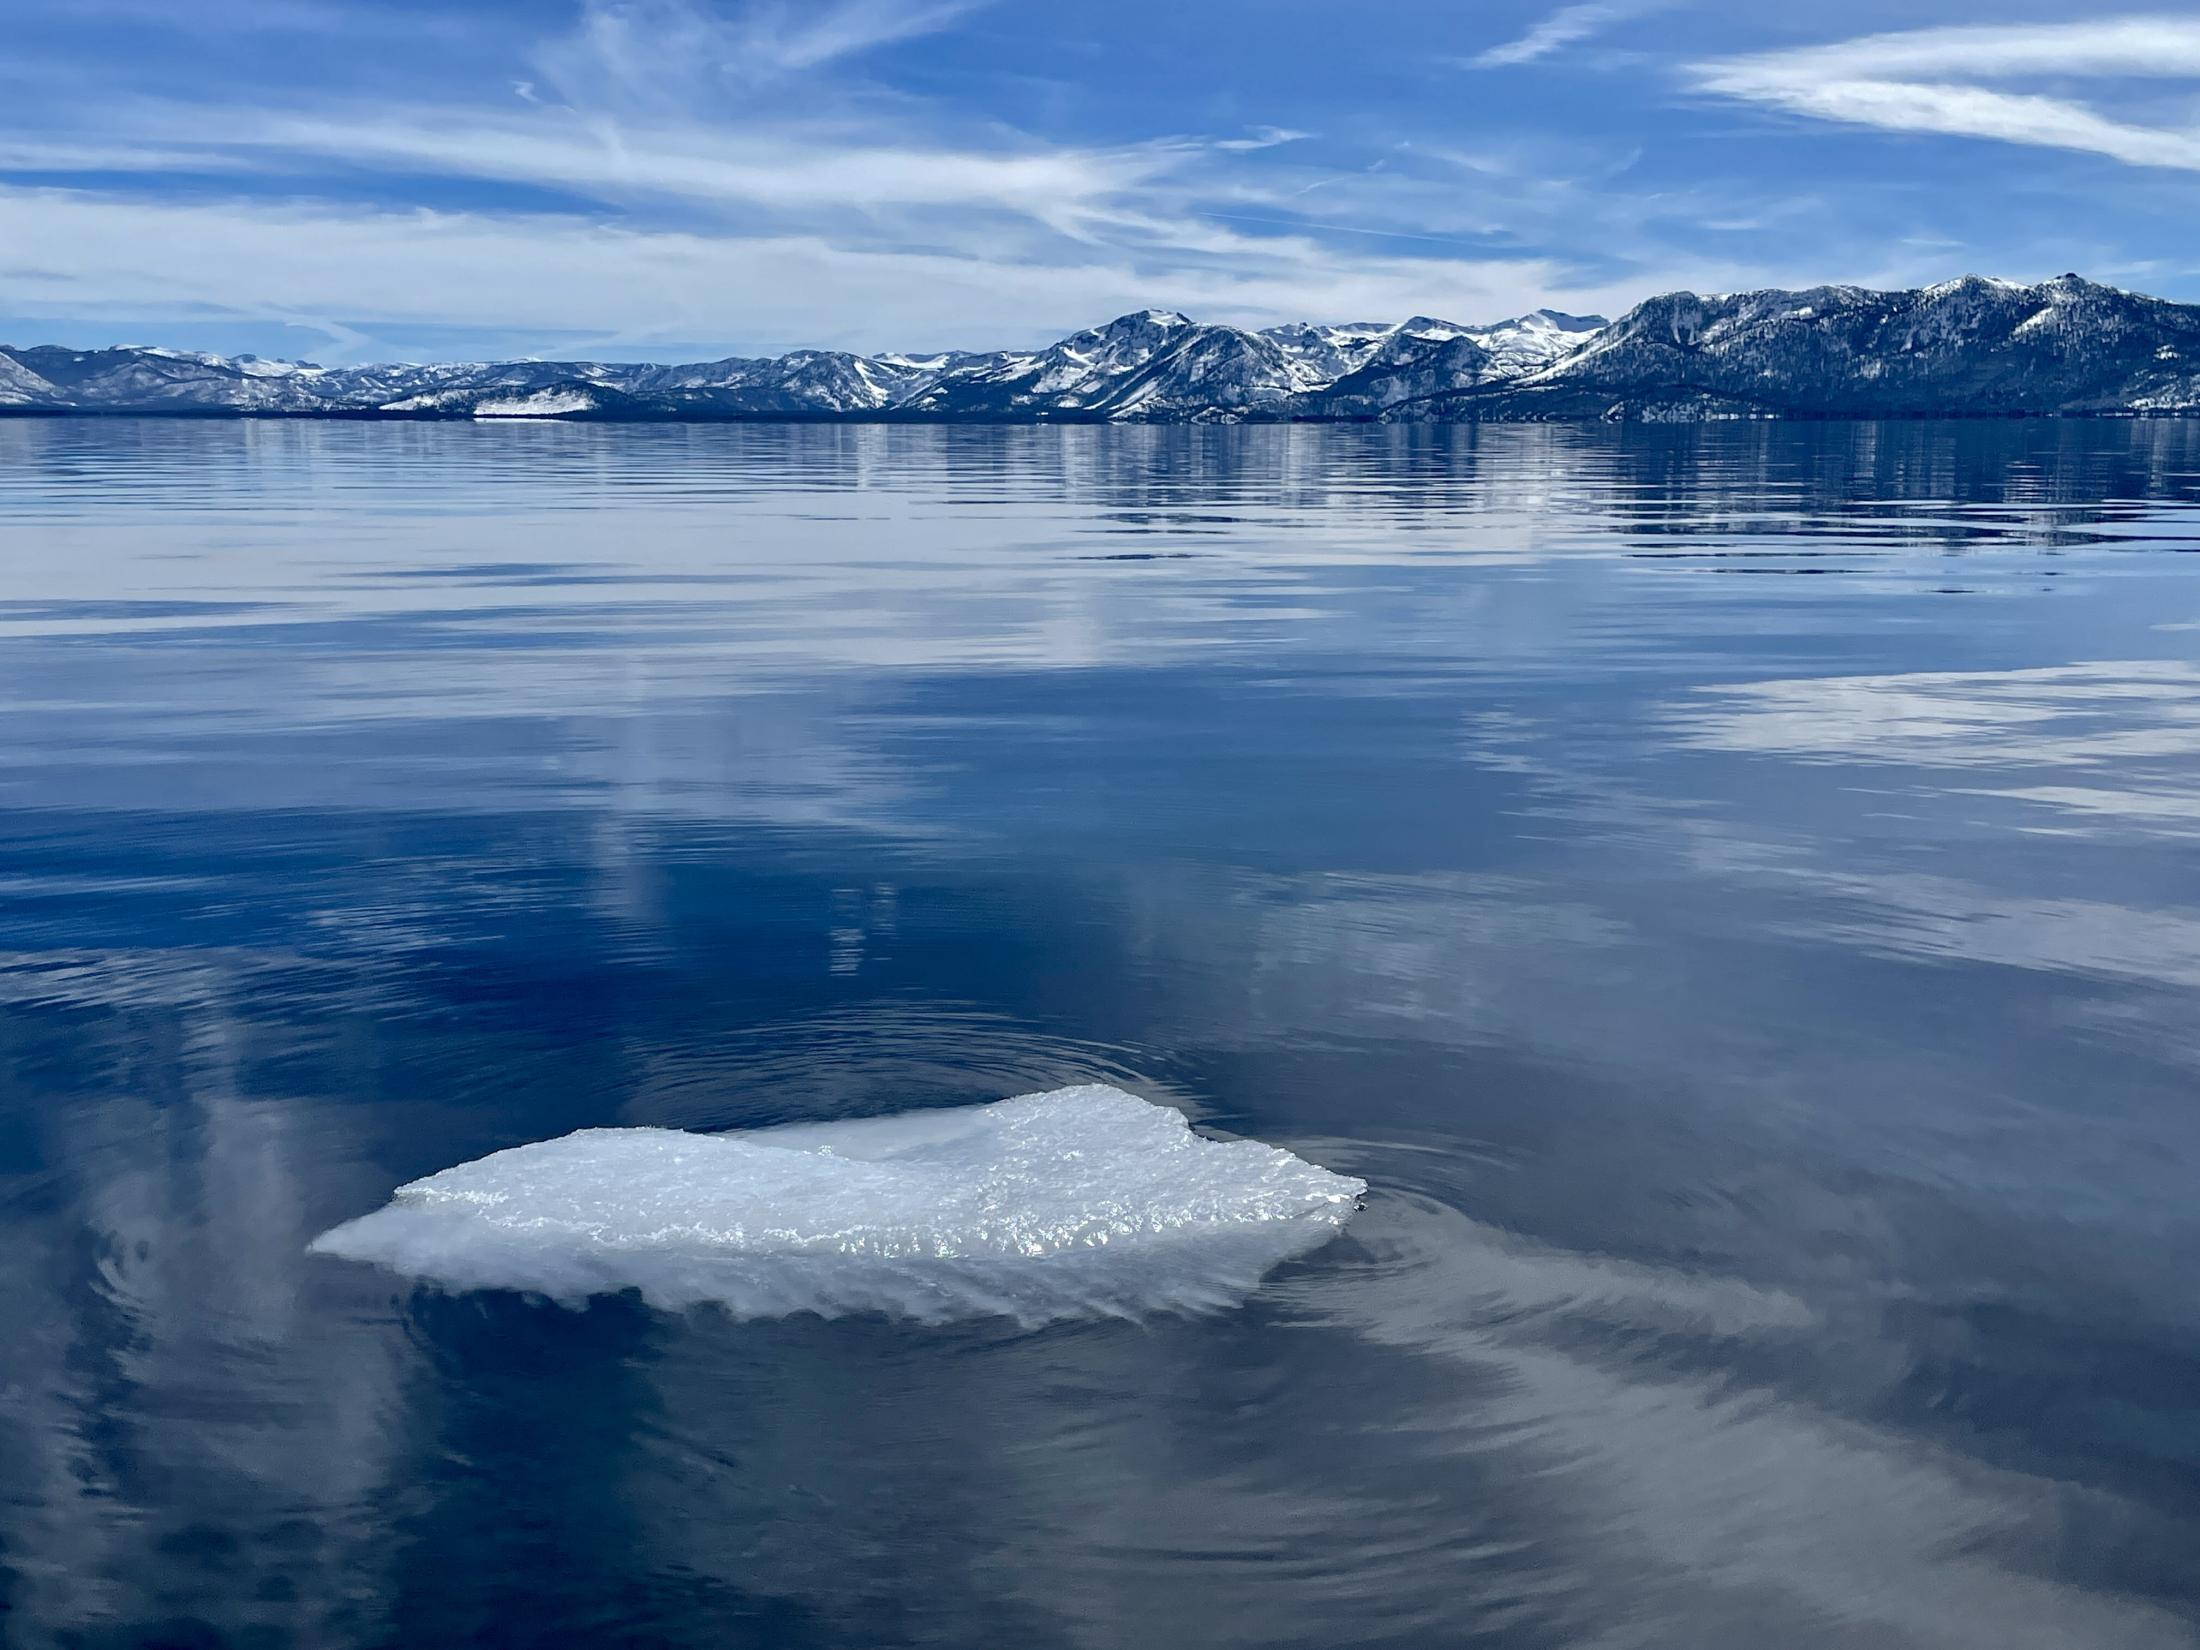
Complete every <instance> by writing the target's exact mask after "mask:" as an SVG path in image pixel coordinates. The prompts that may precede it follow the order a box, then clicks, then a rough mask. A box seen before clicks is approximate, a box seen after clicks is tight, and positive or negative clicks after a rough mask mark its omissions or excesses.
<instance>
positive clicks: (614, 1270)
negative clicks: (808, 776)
mask: <svg viewBox="0 0 2200 1650" xmlns="http://www.w3.org/2000/svg"><path fill="white" fill-rule="evenodd" d="M1366 1189H1367V1188H1366V1185H1365V1183H1364V1182H1362V1181H1358V1180H1354V1179H1351V1178H1349V1177H1347V1176H1345V1175H1338V1174H1332V1173H1330V1172H1329V1171H1328V1170H1327V1169H1322V1168H1317V1167H1315V1166H1314V1165H1313V1164H1311V1163H1307V1162H1304V1161H1302V1160H1301V1159H1299V1158H1296V1157H1293V1156H1292V1155H1291V1154H1290V1153H1289V1152H1287V1151H1282V1150H1279V1149H1278V1148H1276V1147H1274V1146H1264V1145H1262V1144H1260V1143H1259V1142H1258V1141H1253V1140H1231V1141H1222V1140H1209V1139H1206V1138H1205V1137H1203V1136H1201V1135H1197V1134H1194V1133H1193V1132H1192V1131H1191V1129H1190V1127H1189V1126H1188V1125H1187V1124H1186V1123H1185V1121H1184V1118H1183V1116H1182V1115H1181V1114H1180V1113H1178V1112H1175V1111H1171V1110H1170V1109H1168V1108H1167V1107H1165V1106H1156V1105H1151V1104H1149V1103H1148V1102H1146V1101H1144V1100H1141V1099H1139V1098H1138V1097H1137V1096H1136V1095H1132V1094H1126V1093H1124V1092H1123V1091H1122V1090H1121V1089H1117V1088H1108V1087H1105V1086H1100V1085H1092V1086H1087V1087H1082V1088H1067V1089H1056V1090H1054V1091H1052V1092H1051V1093H1047V1094H1027V1095H1023V1096H1021V1097H1020V1098H1017V1099H1014V1100H1002V1101H999V1102H997V1103H996V1104H993V1105H986V1106H965V1107H960V1108H957V1109H955V1110H951V1111H927V1112H911V1113H905V1114H903V1115H900V1116H895V1117H880V1118H871V1119H865V1120H861V1121H856V1122H843V1123H805V1124H796V1125H793V1126H790V1127H787V1128H778V1129H759V1130H753V1131H749V1132H746V1133H738V1134H687V1133H683V1132H681V1131H679V1130H676V1129H583V1130H581V1131H580V1132H579V1133H578V1134H569V1135H567V1136H565V1137H564V1138H563V1139H561V1140H546V1141H542V1142H540V1143H538V1144H535V1145H531V1146H515V1147H513V1148H512V1149H511V1150H509V1151H501V1152H493V1153H491V1154H490V1155H489V1156H487V1157H484V1158H479V1159H477V1160H475V1161H474V1162H471V1163H461V1164H459V1165H458V1166H457V1167H456V1168H452V1169H445V1170H444V1171H443V1172H442V1173H440V1174H433V1175H429V1176H428V1177H427V1178H426V1179H425V1180H416V1181H413V1182H412V1183H411V1184H410V1185H407V1186H400V1187H399V1188H398V1189H397V1192H396V1194H395V1195H394V1197H393V1198H392V1199H391V1201H390V1202H389V1203H388V1204H387V1205H386V1206H384V1207H383V1208H381V1209H378V1210H376V1211H375V1212H374V1213H373V1214H371V1215H366V1216H363V1217H361V1218H360V1219H358V1220H353V1221H347V1222H346V1223H345V1224H344V1225H342V1226H339V1227H337V1228H335V1229H334V1230H333V1231H329V1232H324V1233H323V1234H322V1235H321V1236H320V1237H318V1238H316V1239H315V1240H314V1242H313V1248H314V1250H315V1251H316V1252H318V1253H322V1254H330V1255H341V1256H344V1257H346V1258H348V1259H351V1260H362V1261H371V1262H374V1263H375V1264H377V1265H381V1266H386V1267H388V1268H390V1269H391V1270H393V1271H397V1272H401V1273H405V1274H407V1275H409V1276H413V1277H418V1278H423V1279H426V1280H428V1281H430V1282H433V1283H437V1284H440V1285H442V1286H444V1287H446V1288H453V1289H520V1290H527V1291H530V1292H533V1293H538V1294H543V1295H548V1296H550V1297H552V1298H553V1299H557V1300H561V1301H569V1302H570V1301H577V1300H580V1299H583V1298H585V1297H587V1296H589V1295H595V1294H609V1293H615V1292H618V1291H621V1290H627V1289H633V1290H638V1291H639V1292H640V1293H641V1295H642V1296H643V1298H644V1299H646V1300H648V1301H650V1302H651V1303H652V1304H654V1305H658V1306H664V1307H684V1306H690V1305H695V1304H698V1303H701V1302H706V1301H708V1302H715V1303H717V1304H718V1305H720V1306H723V1307H724V1308H726V1309H727V1310H728V1311H730V1312H732V1313H733V1314H734V1315H735V1316H737V1317H779V1316H784V1315H787V1314H790V1313H796V1312H816V1313H820V1314H823V1315H826V1316H834V1315H837V1314H841V1313H847V1312H867V1311H876V1312H885V1313H890V1314H893V1315H896V1316H901V1317H909V1318H917V1319H921V1320H925V1321H928V1322H939V1321H944V1320H948V1319H954V1318H972V1317H984V1316H991V1315H1001V1316H1006V1317H1010V1318H1014V1319H1017V1320H1019V1321H1021V1322H1024V1323H1027V1324H1030V1323H1043V1322H1047V1321H1049V1320H1052V1319H1057V1318H1067V1317H1080V1316H1136V1315H1139V1314H1142V1313H1148V1312H1156V1311H1170V1310H1179V1311H1182V1310H1197V1309H1200V1308H1208V1307H1217V1306H1223V1305H1228V1304H1231V1303H1233V1302H1235V1301H1238V1300H1240V1299H1242V1298H1243V1297H1244V1296H1245V1295H1247V1294H1248V1293H1250V1292H1251V1291H1252V1289H1253V1288H1254V1287H1255V1286H1256V1285H1257V1284H1258V1283H1259V1282H1260V1280H1261V1278H1262V1276H1263V1275H1265V1274H1266V1273H1267V1272H1268V1271H1269V1269H1270V1268H1272V1267H1274V1266H1275V1265H1276V1264H1277V1263H1278V1262H1280V1261H1283V1260H1285V1259H1288V1258H1289V1257H1291V1256H1293V1255H1298V1254H1303V1253H1305V1252H1306V1251H1308V1250H1311V1249H1314V1248H1316V1247H1318V1246H1319V1245H1321V1244H1322V1243H1324V1242H1326V1241H1328V1239H1329V1238H1331V1237H1332V1236H1334V1235H1335V1234H1336V1232H1337V1230H1338V1229H1339V1228H1340V1227H1342V1226H1343V1225H1344V1223H1345V1221H1346V1220H1347V1219H1349V1218H1350V1217H1351V1215H1352V1212H1353V1210H1354V1209H1355V1208H1356V1207H1357V1206H1358V1200H1359V1198H1360V1195H1361V1194H1362V1193H1363V1192H1364V1191H1365V1190H1366Z"/></svg>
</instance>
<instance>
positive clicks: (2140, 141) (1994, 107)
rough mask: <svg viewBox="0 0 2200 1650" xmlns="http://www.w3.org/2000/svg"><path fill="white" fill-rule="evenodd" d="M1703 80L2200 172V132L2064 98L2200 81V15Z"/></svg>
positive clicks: (1763, 61) (1970, 31)
mask: <svg viewBox="0 0 2200 1650" xmlns="http://www.w3.org/2000/svg"><path fill="white" fill-rule="evenodd" d="M1694 78H1695V82H1696V84H1697V86H1698V87H1699V88H1700V89H1702V90H1704V91H1706V92H1710V93H1713V94H1716V95H1718V96H1721V97H1726V98H1733V99H1738V100H1740V101H1743V102H1747V103H1755V104H1759V105H1762V106H1765V107H1769V108H1774V109H1780V110H1783V111H1785V112H1787V113H1790V114H1796V115H1803V116H1807V117H1810V118H1813V119H1818V120H1824V121H1831V122H1835V123H1838V124H1842V125H1848V126H1861V127H1872V128H1877V129H1879V130H1882V131H1890V132H1920V133H1934V134H1940V135H1946V136H1956V137H1975V138H1983V139H1990V140H1995V141H1999V142H2003V143H2015V144H2027V145H2032V146H2035V147H2040V148H2050V149H2067V150H2073V151H2077V152H2079V153H2084V154H2094V155H2105V156H2107V157H2108V158H2110V159H2112V160H2118V161H2122V162H2124V163H2126V164H2127V165H2132V166H2154V167H2172V168H2179V169H2184V170H2200V127H2195V126H2191V125H2187V124H2184V123H2182V122H2180V123H2177V124H2161V125H2157V124H2151V123H2146V122H2140V121H2134V120H2132V119H2129V118H2127V116H2126V114H2125V113H2124V112H2123V110H2122V108H2121V107H2119V112H2117V113H2107V112H2104V111H2103V109H2102V108H2100V107H2096V106H2095V104H2094V103H2091V102H2087V101H2084V100H2081V99H2078V98H2073V97H2070V96H2068V95H2063V88H2065V87H2066V86H2067V85H2068V83H2069V82H2071V81H2073V80H2160V79H2194V80H2200V18H2191V17H2169V16H2133V17H2122V18H2107V19H2100V20H2097V21H2095V20H2089V21H2086V22H2081V23H2044V24H2032V25H1980V26H1971V27H1956V28H1935V29H1912V30H1907V31H1903V32H1899V33H1893V34H1880V35H1867V36H1864V37H1862V38H1859V39H1854V40H1844V41H1836V42H1833V43H1830V44H1827V45H1822V46H1806V47H1800V48H1796V49H1793V50H1787V51H1777V52H1763V53H1757V54H1753V55H1748V56H1741V57H1729V58H1718V59H1713V60H1710V61H1707V62H1703V63H1699V64H1697V65H1696V66H1695V69H1694ZM2028 81H2029V82H2049V83H2052V84H2053V86H2054V88H2055V89H2054V90H2052V91H2048V90H2038V89H2024V83H2025V82H2028ZM2011 83H2016V85H2015V88H2014V89H2012V86H2011ZM2116 101H2117V103H2118V105H2119V106H2123V105H2127V104H2128V102H2129V100H2128V99H2124V98H2118V99H2117V100H2116Z"/></svg>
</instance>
